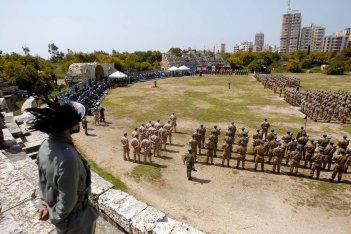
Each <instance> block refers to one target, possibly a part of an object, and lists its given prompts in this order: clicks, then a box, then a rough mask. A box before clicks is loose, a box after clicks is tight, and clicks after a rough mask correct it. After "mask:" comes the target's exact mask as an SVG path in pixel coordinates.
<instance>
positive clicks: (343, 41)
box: [323, 28, 351, 52]
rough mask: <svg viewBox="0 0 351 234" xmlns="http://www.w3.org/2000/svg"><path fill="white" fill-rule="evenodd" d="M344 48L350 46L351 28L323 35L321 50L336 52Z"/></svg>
mask: <svg viewBox="0 0 351 234" xmlns="http://www.w3.org/2000/svg"><path fill="white" fill-rule="evenodd" d="M345 48H351V28H346V29H345V30H342V31H339V32H335V33H333V35H330V36H326V37H324V40H323V52H338V51H341V50H343V49H345Z"/></svg>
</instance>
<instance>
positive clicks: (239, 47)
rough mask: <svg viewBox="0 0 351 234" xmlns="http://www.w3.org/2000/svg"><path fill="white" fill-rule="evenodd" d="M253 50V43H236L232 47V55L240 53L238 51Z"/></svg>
mask: <svg viewBox="0 0 351 234" xmlns="http://www.w3.org/2000/svg"><path fill="white" fill-rule="evenodd" d="M252 49H253V43H252V42H251V41H243V42H240V43H237V44H236V45H235V46H234V53H236V52H240V51H246V52H247V51H252Z"/></svg>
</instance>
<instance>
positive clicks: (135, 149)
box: [130, 136, 141, 163]
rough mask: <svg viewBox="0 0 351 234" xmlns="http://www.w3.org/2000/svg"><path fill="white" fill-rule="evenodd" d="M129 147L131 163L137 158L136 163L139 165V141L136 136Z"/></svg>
mask: <svg viewBox="0 0 351 234" xmlns="http://www.w3.org/2000/svg"><path fill="white" fill-rule="evenodd" d="M130 145H131V146H132V147H133V161H134V162H136V158H138V162H139V163H140V151H141V148H140V141H139V140H138V138H137V136H135V137H134V138H133V139H132V140H131V142H130Z"/></svg>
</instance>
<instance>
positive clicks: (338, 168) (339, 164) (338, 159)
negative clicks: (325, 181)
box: [330, 148, 347, 182]
mask: <svg viewBox="0 0 351 234" xmlns="http://www.w3.org/2000/svg"><path fill="white" fill-rule="evenodd" d="M333 161H334V162H335V166H334V170H333V174H332V177H331V179H330V180H331V181H332V182H334V179H335V177H336V175H337V176H338V182H340V181H341V178H342V174H343V172H344V168H345V166H346V163H347V156H346V151H345V149H342V148H340V150H339V152H338V154H336V155H335V156H334V157H333Z"/></svg>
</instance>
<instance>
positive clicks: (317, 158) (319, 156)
mask: <svg viewBox="0 0 351 234" xmlns="http://www.w3.org/2000/svg"><path fill="white" fill-rule="evenodd" d="M323 160H324V148H323V147H322V146H319V147H318V151H317V152H316V153H315V154H314V155H313V157H312V162H313V163H312V168H311V172H310V178H313V175H314V172H315V171H316V179H317V180H318V179H319V175H320V173H321V170H322V164H323Z"/></svg>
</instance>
